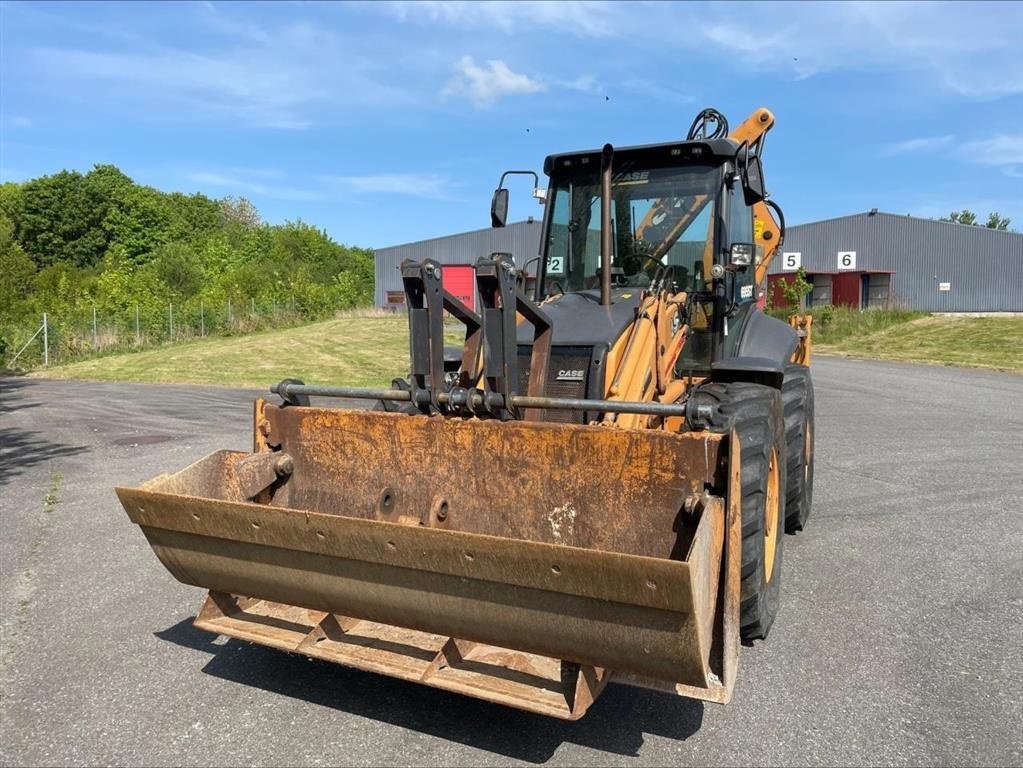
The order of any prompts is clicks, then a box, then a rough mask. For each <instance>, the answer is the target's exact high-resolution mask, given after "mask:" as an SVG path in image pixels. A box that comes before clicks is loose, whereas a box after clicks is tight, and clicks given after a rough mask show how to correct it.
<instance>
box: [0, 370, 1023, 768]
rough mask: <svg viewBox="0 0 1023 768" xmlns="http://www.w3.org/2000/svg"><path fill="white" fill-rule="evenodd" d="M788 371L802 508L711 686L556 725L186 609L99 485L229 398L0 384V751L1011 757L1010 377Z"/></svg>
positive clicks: (1015, 408)
mask: <svg viewBox="0 0 1023 768" xmlns="http://www.w3.org/2000/svg"><path fill="white" fill-rule="evenodd" d="M814 375H815V377H816V380H817V408H818V415H817V418H818V422H817V433H818V452H817V485H816V496H815V499H814V502H815V507H814V511H813V515H812V518H811V521H810V525H809V526H808V528H807V530H806V531H805V533H803V534H800V535H799V536H796V537H788V538H787V539H786V544H785V545H786V555H785V573H784V576H785V579H784V589H783V606H782V613H781V616H780V618H779V620H778V623H777V624H776V625H775V629H774V630H773V632H772V635H771V638H770V641H769V642H767V643H762V644H758V645H757V646H755V647H753V648H744V649H743V650H742V653H741V657H740V659H741V669H740V678H739V683H738V686H737V689H736V695H735V700H734V702H733V703H732V704H730V705H729V706H727V707H719V706H716V705H710V704H708V705H704V704H701V703H699V702H695V701H690V700H685V699H676V698H673V697H668V696H666V695H662V694H655V693H651V692H645V691H640V690H637V689H631V688H625V687H619V686H612V687H611V688H610V689H608V691H606V692H605V693H604V695H603V696H602V697H601V699H600V700H599V701H598V702H597V704H596V705H594V707H593V708H592V709H591V710H590V712H589V713H588V714H587V715H586V717H585V718H584V719H583V720H581V721H579V722H576V723H565V722H561V721H555V720H549V719H545V718H542V717H539V716H533V715H529V714H525V713H521V712H517V711H514V710H509V709H504V708H502V707H498V706H492V705H488V704H484V703H479V702H476V701H474V700H470V699H464V698H460V697H457V696H454V695H450V694H446V693H443V692H440V691H436V690H432V689H429V688H423V687H419V686H415V685H411V684H406V683H402V682H399V681H395V680H391V679H387V678H382V677H377V676H373V675H369V674H364V673H361V672H357V671H352V670H347V669H344V668H341V667H336V666H333V665H330V664H327V663H322V662H317V661H311V660H307V659H304V658H300V657H294V656H288V655H286V654H283V653H278V652H275V651H271V650H268V649H265V648H261V647H258V646H252V645H247V644H245V643H240V642H236V641H230V642H227V643H225V644H217V643H215V642H214V638H213V637H212V636H211V635H208V634H206V633H203V632H199V631H196V630H194V629H192V628H191V626H190V619H191V617H192V615H193V614H194V612H195V610H196V608H197V606H198V603H199V599H200V594H199V592H198V590H196V589H193V588H190V587H185V586H182V585H180V584H178V583H177V582H175V581H174V580H173V579H172V578H171V577H170V575H168V574H167V573H166V572H165V571H164V570H163V567H162V566H161V565H160V564H159V563H158V562H157V560H156V558H155V556H153V555H152V553H151V552H150V550H149V548H148V546H147V545H146V543H145V541H144V539H143V537H142V535H141V533H140V532H139V531H138V530H137V529H135V528H134V527H133V526H132V525H130V524H129V523H128V520H127V518H126V517H125V515H124V513H123V511H122V510H121V508H120V506H119V505H118V503H117V500H116V498H115V497H114V494H113V492H112V491H111V487H112V486H113V485H114V484H115V483H118V484H132V483H138V482H140V481H143V480H145V479H147V478H149V477H151V476H153V475H154V474H157V473H158V472H161V471H169V470H176V469H179V468H181V467H183V466H185V465H186V464H187V463H189V462H191V461H193V460H194V459H197V458H199V457H200V456H202V455H204V454H206V453H207V452H209V451H211V450H214V449H216V448H225V447H233V448H245V447H247V444H248V419H249V409H250V404H249V403H250V399H251V394H252V393H250V392H244V391H231V390H202V389H198V388H190V387H162V386H161V387H157V386H129V385H109V384H90V383H75V382H48V381H38V380H24V379H21V380H14V379H6V380H0V525H2V529H0V585H2V589H0V617H2V630H3V634H2V644H0V653H2V656H0V684H2V685H0V691H2V702H0V762H2V763H3V764H61V763H73V764H94V763H118V764H125V763H128V764H184V765H226V764H248V763H255V764H271V763H272V764H288V765H300V764H310V765H321V764H338V763H340V764H351V765H370V764H391V763H394V764H416V765H419V764H426V765H451V764H460V763H470V764H487V765H491V764H493V765H498V764H509V763H518V762H525V763H548V762H549V763H552V764H574V765H611V764H634V765H689V764H699V765H703V764H730V765H750V764H759V763H767V764H829V765H849V764H863V763H869V764H900V765H901V764H919V763H936V764H950V763H957V764H959V763H961V764H975V765H981V764H1015V765H1019V764H1020V763H1023V748H1021V739H1020V734H1021V733H1023V652H1021V650H1020V649H1021V648H1023V521H1021V513H1023V470H1021V469H1020V467H1021V462H1020V451H1021V448H1023V444H1021V440H1020V435H1021V434H1023V377H1019V376H1013V375H1008V374H999V373H988V372H979V371H964V370H955V369H949V368H941V367H926V366H913V365H903V364H888V363H873V362H869V363H868V362H856V361H849V360H838V359H820V360H819V362H818V363H817V364H815V368H814ZM55 473H59V476H60V479H59V480H57V475H56V474H55ZM51 485H56V486H58V487H57V490H56V491H55V495H56V497H57V499H58V501H57V502H56V504H49V505H47V504H46V503H45V501H44V497H45V496H46V495H47V494H48V493H50V489H51Z"/></svg>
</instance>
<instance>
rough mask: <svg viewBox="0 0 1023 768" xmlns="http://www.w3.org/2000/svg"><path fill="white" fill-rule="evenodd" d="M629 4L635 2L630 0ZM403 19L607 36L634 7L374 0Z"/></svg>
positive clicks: (567, 0)
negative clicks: (619, 18) (622, 15)
mask: <svg viewBox="0 0 1023 768" xmlns="http://www.w3.org/2000/svg"><path fill="white" fill-rule="evenodd" d="M627 5H632V3H629V4H627ZM367 7H369V8H372V9H374V10H380V11H383V12H385V13H388V14H389V15H391V16H393V17H394V18H396V19H398V20H400V21H417V22H432V23H439V24H445V25H448V26H452V27H462V28H470V29H478V28H484V29H490V28H497V29H500V30H502V31H504V32H509V33H513V32H524V33H526V34H532V33H533V32H535V31H536V30H537V29H538V28H540V29H544V28H547V29H550V30H553V31H557V32H558V33H560V34H568V35H573V36H576V37H606V36H609V35H612V34H614V27H615V21H616V19H617V18H618V17H619V16H620V15H621V14H622V13H623V12H624V13H628V12H630V11H632V10H633V9H627V8H623V7H622V6H620V5H617V4H614V3H605V2H579V1H578V0H560V1H559V2H553V1H551V0H540V1H533V2H530V1H529V0H510V1H509V0H490V2H458V1H457V0H414V1H413V2H372V3H368V4H367Z"/></svg>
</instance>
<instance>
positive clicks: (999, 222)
mask: <svg viewBox="0 0 1023 768" xmlns="http://www.w3.org/2000/svg"><path fill="white" fill-rule="evenodd" d="M1009 221H1010V219H1009V218H1008V217H1007V216H999V215H998V214H997V213H996V212H995V211H992V212H991V213H989V214H988V216H987V224H985V225H984V226H985V227H987V228H988V229H1000V230H1003V231H1004V230H1007V229H1008V228H1009Z"/></svg>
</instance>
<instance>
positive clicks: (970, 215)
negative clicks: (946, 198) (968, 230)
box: [941, 208, 977, 227]
mask: <svg viewBox="0 0 1023 768" xmlns="http://www.w3.org/2000/svg"><path fill="white" fill-rule="evenodd" d="M941 221H951V222H952V223H953V224H968V225H969V226H971V227H975V226H977V214H975V213H974V212H973V211H968V210H966V209H965V208H964V209H963V210H961V211H952V213H950V214H949V215H948V217H947V218H942V219H941Z"/></svg>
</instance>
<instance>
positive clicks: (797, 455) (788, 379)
mask: <svg viewBox="0 0 1023 768" xmlns="http://www.w3.org/2000/svg"><path fill="white" fill-rule="evenodd" d="M781 399H782V405H783V407H784V409H785V450H786V455H787V457H788V460H787V470H788V480H787V485H786V490H785V532H786V533H795V532H796V531H801V530H803V528H804V527H805V526H806V520H807V518H808V517H809V516H810V505H811V504H812V503H813V436H814V424H813V418H814V417H813V380H812V379H811V377H810V369H809V368H807V367H806V366H805V365H794V364H793V365H788V366H786V367H785V380H784V383H783V384H782V387H781Z"/></svg>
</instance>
